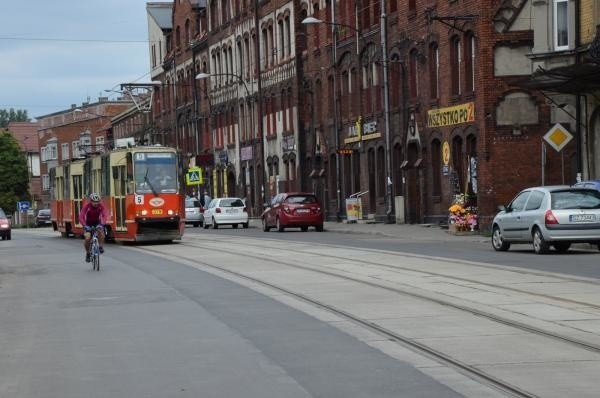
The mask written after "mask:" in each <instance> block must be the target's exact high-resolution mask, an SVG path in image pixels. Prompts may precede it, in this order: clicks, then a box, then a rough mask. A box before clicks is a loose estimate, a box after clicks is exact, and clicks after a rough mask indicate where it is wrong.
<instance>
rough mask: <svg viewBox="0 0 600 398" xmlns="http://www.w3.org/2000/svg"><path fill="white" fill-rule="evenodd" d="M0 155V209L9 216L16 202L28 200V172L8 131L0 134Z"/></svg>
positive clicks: (24, 160)
mask: <svg viewBox="0 0 600 398" xmlns="http://www.w3.org/2000/svg"><path fill="white" fill-rule="evenodd" d="M0 153H1V154H2V161H0V207H1V208H2V209H4V211H5V212H7V213H9V214H10V213H12V212H13V211H14V210H16V208H17V202H18V201H20V200H27V199H29V178H28V177H29V170H28V169H27V158H26V157H25V154H24V153H23V152H21V148H20V147H19V143H18V142H17V140H16V139H15V138H14V137H13V135H12V134H11V133H10V132H8V131H3V132H0Z"/></svg>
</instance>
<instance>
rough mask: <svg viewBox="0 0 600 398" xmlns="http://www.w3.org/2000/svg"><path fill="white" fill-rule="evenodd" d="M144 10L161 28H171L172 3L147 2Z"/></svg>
mask: <svg viewBox="0 0 600 398" xmlns="http://www.w3.org/2000/svg"><path fill="white" fill-rule="evenodd" d="M146 10H147V11H148V14H149V15H150V16H151V17H152V18H153V19H154V21H155V22H156V24H157V25H158V26H160V28H161V29H173V19H172V17H171V14H172V12H173V3H147V4H146Z"/></svg>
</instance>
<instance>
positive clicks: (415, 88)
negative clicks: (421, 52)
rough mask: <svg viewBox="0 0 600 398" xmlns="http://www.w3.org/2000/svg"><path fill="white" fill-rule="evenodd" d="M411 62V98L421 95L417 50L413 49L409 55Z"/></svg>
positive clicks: (409, 68) (409, 72)
mask: <svg viewBox="0 0 600 398" xmlns="http://www.w3.org/2000/svg"><path fill="white" fill-rule="evenodd" d="M409 60H410V63H409V65H408V74H409V77H410V80H409V89H410V98H417V96H418V95H419V58H418V54H417V50H412V51H411V52H410V57H409Z"/></svg>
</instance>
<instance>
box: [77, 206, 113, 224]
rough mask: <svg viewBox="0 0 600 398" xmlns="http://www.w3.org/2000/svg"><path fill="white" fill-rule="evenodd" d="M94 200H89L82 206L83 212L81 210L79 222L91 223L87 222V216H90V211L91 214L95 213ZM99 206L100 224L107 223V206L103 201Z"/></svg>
mask: <svg viewBox="0 0 600 398" xmlns="http://www.w3.org/2000/svg"><path fill="white" fill-rule="evenodd" d="M92 207H93V206H92V202H87V203H86V204H85V205H84V206H83V207H82V208H81V212H79V223H80V224H81V225H90V224H88V222H87V218H88V213H90V210H91V213H90V214H89V215H90V216H91V215H93V213H94V210H93V209H92ZM98 208H99V209H100V214H99V219H98V224H106V223H107V221H108V212H107V211H106V207H104V205H103V204H102V203H100V204H99V205H98Z"/></svg>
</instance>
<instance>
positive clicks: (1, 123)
mask: <svg viewBox="0 0 600 398" xmlns="http://www.w3.org/2000/svg"><path fill="white" fill-rule="evenodd" d="M30 120H31V119H29V117H28V116H27V111H25V110H22V109H18V110H16V111H15V110H14V109H13V108H10V109H9V110H6V109H0V128H6V127H8V123H10V122H29V121H30Z"/></svg>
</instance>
